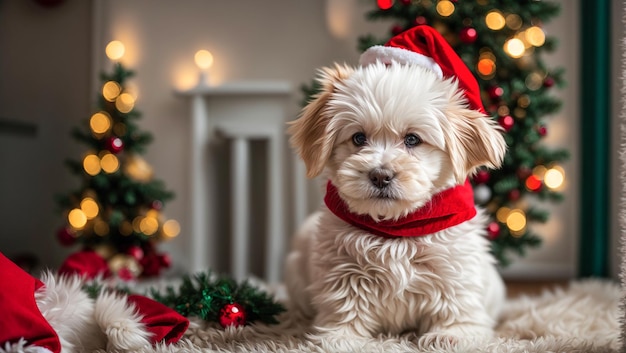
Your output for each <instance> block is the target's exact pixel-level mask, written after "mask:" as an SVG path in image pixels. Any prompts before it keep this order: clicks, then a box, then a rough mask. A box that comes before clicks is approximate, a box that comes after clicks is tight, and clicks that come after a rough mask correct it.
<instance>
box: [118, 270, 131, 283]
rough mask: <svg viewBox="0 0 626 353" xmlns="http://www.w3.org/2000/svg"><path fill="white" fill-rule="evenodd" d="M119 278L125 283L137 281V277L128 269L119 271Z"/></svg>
mask: <svg viewBox="0 0 626 353" xmlns="http://www.w3.org/2000/svg"><path fill="white" fill-rule="evenodd" d="M117 276H118V277H119V278H120V279H121V280H122V281H125V282H129V281H132V280H134V279H135V275H133V272H132V271H131V270H130V269H129V268H128V267H122V268H120V269H119V270H118V271H117Z"/></svg>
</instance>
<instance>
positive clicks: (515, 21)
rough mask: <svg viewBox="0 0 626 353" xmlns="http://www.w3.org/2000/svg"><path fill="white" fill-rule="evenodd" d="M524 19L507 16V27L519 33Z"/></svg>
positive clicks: (515, 15) (511, 15)
mask: <svg viewBox="0 0 626 353" xmlns="http://www.w3.org/2000/svg"><path fill="white" fill-rule="evenodd" d="M522 23H523V22H522V18H521V17H520V16H519V15H517V14H514V13H512V14H508V15H506V26H507V27H509V28H510V29H512V30H514V31H517V30H518V29H520V28H522Z"/></svg>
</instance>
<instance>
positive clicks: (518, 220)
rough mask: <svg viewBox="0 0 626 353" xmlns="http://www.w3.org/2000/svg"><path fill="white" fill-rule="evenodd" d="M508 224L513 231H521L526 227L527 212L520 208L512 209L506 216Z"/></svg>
mask: <svg viewBox="0 0 626 353" xmlns="http://www.w3.org/2000/svg"><path fill="white" fill-rule="evenodd" d="M506 226H507V227H509V229H510V230H511V231H512V232H520V231H522V230H524V228H526V214H524V211H522V210H520V209H514V210H512V211H511V212H510V213H509V215H508V217H507V218H506Z"/></svg>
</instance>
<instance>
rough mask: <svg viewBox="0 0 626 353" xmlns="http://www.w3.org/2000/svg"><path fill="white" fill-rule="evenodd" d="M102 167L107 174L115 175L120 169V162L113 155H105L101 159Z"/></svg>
mask: <svg viewBox="0 0 626 353" xmlns="http://www.w3.org/2000/svg"><path fill="white" fill-rule="evenodd" d="M100 167H101V168H102V170H104V171H105V172H106V173H109V174H111V173H115V172H117V170H118V169H119V168H120V162H119V160H118V159H117V157H116V156H115V155H114V154H113V153H108V152H107V153H105V154H104V155H103V156H102V158H101V159H100Z"/></svg>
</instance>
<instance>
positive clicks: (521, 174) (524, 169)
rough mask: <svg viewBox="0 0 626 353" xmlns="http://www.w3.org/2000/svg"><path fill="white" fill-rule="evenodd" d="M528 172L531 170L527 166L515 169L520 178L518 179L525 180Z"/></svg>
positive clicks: (530, 172) (528, 174)
mask: <svg viewBox="0 0 626 353" xmlns="http://www.w3.org/2000/svg"><path fill="white" fill-rule="evenodd" d="M530 174H532V170H531V169H530V168H528V167H520V169H518V170H517V177H518V178H520V180H525V179H526V178H528V177H529V176H530Z"/></svg>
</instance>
